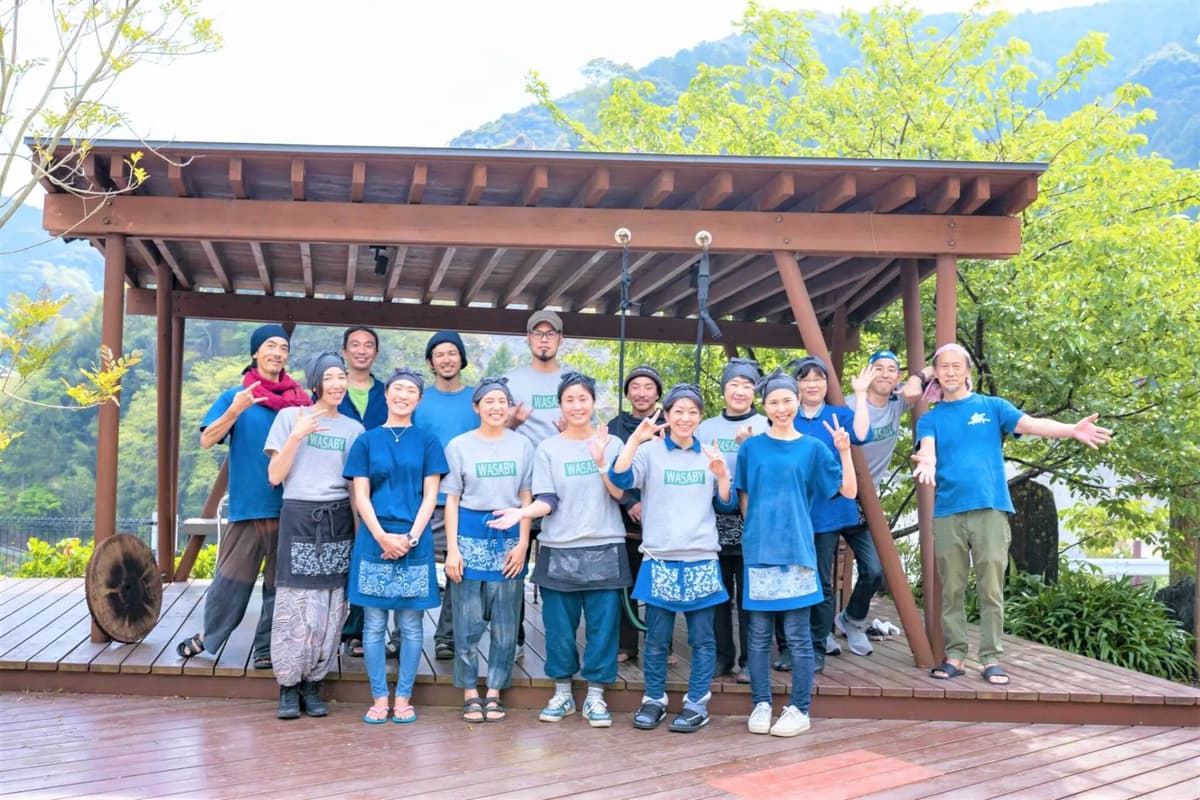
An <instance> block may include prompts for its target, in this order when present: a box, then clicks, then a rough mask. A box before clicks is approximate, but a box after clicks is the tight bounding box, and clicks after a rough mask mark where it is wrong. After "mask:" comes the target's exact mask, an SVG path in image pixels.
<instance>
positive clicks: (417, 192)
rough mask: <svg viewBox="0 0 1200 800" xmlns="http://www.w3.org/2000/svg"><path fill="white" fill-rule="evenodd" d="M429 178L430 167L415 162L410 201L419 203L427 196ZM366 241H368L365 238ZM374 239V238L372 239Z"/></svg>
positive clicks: (409, 193) (409, 188)
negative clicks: (426, 188)
mask: <svg viewBox="0 0 1200 800" xmlns="http://www.w3.org/2000/svg"><path fill="white" fill-rule="evenodd" d="M428 178H429V167H428V165H426V164H424V163H418V164H413V171H412V182H411V183H409V185H408V202H409V203H419V202H421V198H423V197H424V196H425V183H426V181H427V180H428ZM364 241H367V240H365V239H364ZM372 241H373V240H372Z"/></svg>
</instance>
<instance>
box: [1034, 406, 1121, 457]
mask: <svg viewBox="0 0 1200 800" xmlns="http://www.w3.org/2000/svg"><path fill="white" fill-rule="evenodd" d="M1099 416H1100V415H1099V414H1092V415H1091V416H1088V417H1084V418H1083V419H1081V420H1079V422H1076V423H1075V424H1074V425H1071V424H1069V423H1066V422H1059V421H1058V420H1053V419H1045V418H1044V417H1031V416H1029V415H1028V414H1026V415H1025V416H1023V417H1021V419H1020V420H1018V421H1017V425H1016V428H1014V430H1016V432H1017V433H1020V434H1024V435H1028V436H1042V437H1045V438H1047V439H1075V440H1076V441H1079V442H1082V443H1084V444H1086V445H1087V446H1088V447H1090V448H1092V449H1093V450H1098V449H1099V448H1100V446H1101V445H1105V444H1108V443H1109V442H1110V441H1111V440H1112V431H1111V430H1109V429H1108V428H1101V427H1100V426H1099V425H1097V424H1096V420H1097V419H1098V418H1099Z"/></svg>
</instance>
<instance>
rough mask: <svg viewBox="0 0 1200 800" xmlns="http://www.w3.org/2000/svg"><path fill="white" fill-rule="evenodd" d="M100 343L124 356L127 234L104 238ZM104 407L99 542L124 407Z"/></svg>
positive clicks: (110, 505)
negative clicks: (125, 235)
mask: <svg viewBox="0 0 1200 800" xmlns="http://www.w3.org/2000/svg"><path fill="white" fill-rule="evenodd" d="M102 309H103V312H102V313H103V317H102V319H101V323H100V342H101V344H102V345H103V346H105V347H107V348H108V349H109V351H111V353H112V356H113V358H120V357H121V352H122V347H123V345H124V335H123V334H124V323H125V237H124V236H123V235H121V234H113V235H110V236H107V237H105V240H104V300H103V306H102ZM119 397H120V395H119V393H118V396H117V397H114V398H113V402H109V403H105V404H104V405H102V406H100V414H99V420H98V422H97V435H96V523H95V527H96V532H95V544H97V545H99V544H100V543H101V542H103V541H104V540H105V539H107V538H109V537H110V536H112V535H113V534H114V533H116V531H117V443H118V438H119V435H120V428H121V407H120V405H118V403H117V400H118V399H119ZM92 641H93V642H107V641H109V638H108V635H107V634H106V633H104V631H102V630H100V627H99V626H98V625H97V624H96V622H95V620H93V621H92Z"/></svg>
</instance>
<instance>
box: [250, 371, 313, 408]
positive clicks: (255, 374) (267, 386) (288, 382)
mask: <svg viewBox="0 0 1200 800" xmlns="http://www.w3.org/2000/svg"><path fill="white" fill-rule="evenodd" d="M255 381H258V386H255V387H254V390H253V391H254V396H255V397H262V398H265V399H264V400H263V402H261V403H259V405H262V406H266V407H267V408H269V409H271V410H272V411H282V410H283V409H285V408H291V407H292V406H311V405H312V400H311V399H310V398H309V396H308V392H306V391H304V389H303V388H302V387H301V386H300V384H298V383H296V382H295V381H294V380H292V376H290V375H288V374H287V370H280V371H279V380H277V381H271V380H267V379H266V378H264V377H263V376H262V375H261V374H259V371H258V368H257V367H255V368H251V369H250V370H248V371H247V372H246V374H245V375H244V376H243V377H242V386H249V385H250V384H252V383H254V382H255Z"/></svg>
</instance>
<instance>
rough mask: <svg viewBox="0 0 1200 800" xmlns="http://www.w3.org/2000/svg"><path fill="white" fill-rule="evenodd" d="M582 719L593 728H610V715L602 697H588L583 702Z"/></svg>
mask: <svg viewBox="0 0 1200 800" xmlns="http://www.w3.org/2000/svg"><path fill="white" fill-rule="evenodd" d="M583 718H584V719H586V720H587V721H588V725H591V726H592V727H593V728H611V727H612V714H610V713H608V703H606V702H604V698H603V697H589V698H588V699H586V700H584V701H583Z"/></svg>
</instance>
